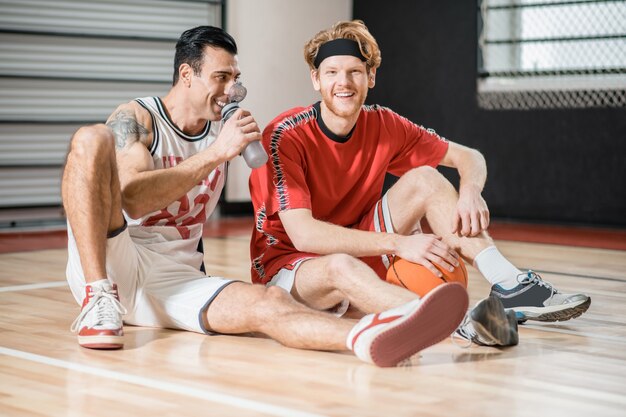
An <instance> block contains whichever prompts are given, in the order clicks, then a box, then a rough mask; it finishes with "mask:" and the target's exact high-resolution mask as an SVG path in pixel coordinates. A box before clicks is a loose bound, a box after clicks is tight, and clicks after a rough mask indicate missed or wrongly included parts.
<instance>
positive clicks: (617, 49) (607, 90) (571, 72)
mask: <svg viewBox="0 0 626 417" xmlns="http://www.w3.org/2000/svg"><path fill="white" fill-rule="evenodd" d="M478 23H479V28H478V29H479V36H478V46H479V51H478V86H477V87H478V104H479V106H480V107H482V108H486V109H534V108H563V107H567V108H581V107H582V108H585V107H626V1H625V0H594V1H592V0H482V1H481V0H479V4H478Z"/></svg>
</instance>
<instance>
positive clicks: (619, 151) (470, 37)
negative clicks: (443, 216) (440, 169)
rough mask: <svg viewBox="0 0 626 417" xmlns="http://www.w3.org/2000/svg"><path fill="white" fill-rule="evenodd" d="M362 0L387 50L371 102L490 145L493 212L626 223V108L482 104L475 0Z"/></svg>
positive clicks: (360, 13)
mask: <svg viewBox="0 0 626 417" xmlns="http://www.w3.org/2000/svg"><path fill="white" fill-rule="evenodd" d="M353 6H354V9H353V10H354V18H355V19H362V20H363V21H364V22H365V24H366V25H367V26H368V28H369V29H370V31H371V32H372V34H373V35H374V37H376V39H377V41H378V43H379V45H380V47H381V51H382V58H383V62H382V66H381V68H379V70H378V74H377V79H376V86H375V88H374V89H373V90H371V91H370V95H369V97H368V102H369V103H378V104H381V105H384V106H387V107H390V108H391V109H393V110H395V111H396V112H398V113H400V114H402V115H404V116H406V117H407V118H409V119H410V120H412V121H414V122H416V123H418V124H421V125H424V126H425V127H430V128H433V129H435V130H436V131H437V132H438V133H439V134H441V135H442V136H444V137H446V138H448V139H450V140H452V141H455V142H458V143H461V144H464V145H467V146H470V147H473V148H476V149H478V150H480V151H481V152H482V153H483V154H484V155H485V158H486V159H487V166H488V170H489V176H488V180H487V185H486V187H485V191H484V193H483V196H484V197H485V199H486V200H487V203H488V204H489V208H490V211H491V215H492V217H498V218H507V219H515V220H522V221H539V222H551V223H570V224H572V223H578V224H594V225H613V226H616V225H617V226H626V110H623V109H609V108H606V109H604V108H603V109H545V110H513V111H512V110H507V111H493V110H482V109H479V108H478V106H477V101H476V73H477V71H476V61H477V59H476V56H477V46H476V32H477V17H476V3H475V2H474V1H472V0H413V1H410V0H409V1H387V2H381V1H374V0H355V1H354V5H353ZM446 171H450V170H447V169H446ZM444 173H445V174H446V176H448V177H450V178H451V179H453V180H455V181H456V178H454V174H453V173H451V172H445V171H444Z"/></svg>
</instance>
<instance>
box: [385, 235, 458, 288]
mask: <svg viewBox="0 0 626 417" xmlns="http://www.w3.org/2000/svg"><path fill="white" fill-rule="evenodd" d="M395 254H396V255H398V256H399V257H401V258H403V259H406V260H407V261H410V262H414V263H416V264H420V265H423V266H425V267H426V268H428V270H429V271H431V272H432V273H433V274H435V275H436V276H438V277H441V276H443V274H442V273H441V271H439V270H438V269H437V268H435V265H433V264H437V265H439V266H441V267H442V268H444V269H447V270H448V271H451V272H452V271H453V270H454V268H455V267H457V266H459V254H458V253H456V251H455V250H454V249H452V248H451V247H450V246H448V245H447V244H445V243H444V242H443V241H442V240H441V238H440V237H439V236H435V235H425V234H422V233H418V234H414V235H410V236H401V237H399V239H398V242H397V247H396V250H395Z"/></svg>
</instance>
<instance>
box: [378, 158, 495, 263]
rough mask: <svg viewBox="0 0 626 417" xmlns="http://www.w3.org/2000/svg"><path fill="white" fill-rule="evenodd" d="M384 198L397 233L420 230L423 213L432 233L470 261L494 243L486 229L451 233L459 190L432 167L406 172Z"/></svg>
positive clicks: (406, 233) (405, 233)
mask: <svg viewBox="0 0 626 417" xmlns="http://www.w3.org/2000/svg"><path fill="white" fill-rule="evenodd" d="M387 201H388V204H389V211H390V213H391V219H392V222H393V227H394V230H395V231H396V232H397V233H400V234H404V235H408V234H411V233H413V231H415V230H419V223H420V220H421V219H422V218H423V217H424V216H426V219H427V220H428V224H429V225H430V227H431V228H432V229H433V233H434V234H435V235H437V236H440V237H441V238H442V239H443V241H444V242H445V243H447V244H448V245H450V246H451V247H452V248H453V249H455V250H456V251H457V252H459V253H460V254H461V256H463V258H464V259H465V260H467V261H468V262H469V263H470V264H471V263H473V261H474V258H475V257H476V255H478V254H479V253H480V252H481V251H482V250H484V249H486V248H488V247H490V246H493V245H494V243H493V240H492V239H491V237H489V235H488V234H487V232H481V233H480V234H479V235H477V236H474V237H463V236H459V235H457V234H453V233H452V227H451V221H452V218H453V216H454V210H455V208H456V203H457V201H458V194H457V192H456V190H455V189H454V187H453V186H452V184H450V182H449V181H448V180H447V179H446V178H445V177H444V176H443V175H441V174H440V173H439V172H438V171H437V170H436V169H434V168H431V167H420V168H415V169H413V170H411V171H409V172H407V173H406V174H405V175H403V176H402V177H401V178H400V179H399V180H398V181H397V182H396V183H395V184H394V185H393V187H391V188H390V189H389V191H388V193H387Z"/></svg>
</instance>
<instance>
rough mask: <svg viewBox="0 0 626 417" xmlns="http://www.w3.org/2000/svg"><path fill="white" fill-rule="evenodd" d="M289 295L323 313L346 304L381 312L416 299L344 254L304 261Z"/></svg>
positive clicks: (357, 260)
mask: <svg viewBox="0 0 626 417" xmlns="http://www.w3.org/2000/svg"><path fill="white" fill-rule="evenodd" d="M292 294H293V295H294V297H295V298H296V299H297V300H302V302H303V303H305V304H306V305H307V306H309V307H311V308H314V309H317V310H326V309H329V308H332V307H334V306H336V305H337V304H339V303H340V302H342V301H343V300H348V301H349V302H350V305H351V306H352V307H354V308H356V309H358V310H360V311H363V312H381V311H385V310H388V309H390V308H393V307H397V306H399V305H401V304H404V303H407V302H409V301H411V300H414V299H415V298H417V295H416V294H414V293H412V292H410V291H408V290H406V289H404V288H401V287H398V286H395V285H392V284H389V283H387V282H385V281H382V280H381V279H380V278H379V277H378V275H377V274H376V273H375V272H374V271H373V270H372V269H371V268H370V267H369V266H368V265H367V264H365V263H364V262H362V261H361V260H359V259H356V258H354V257H352V256H349V255H346V254H334V255H326V256H322V257H319V258H315V259H309V260H307V261H304V262H303V263H302V264H301V265H300V267H299V268H298V271H297V272H296V277H295V283H294V287H293V289H292Z"/></svg>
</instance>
